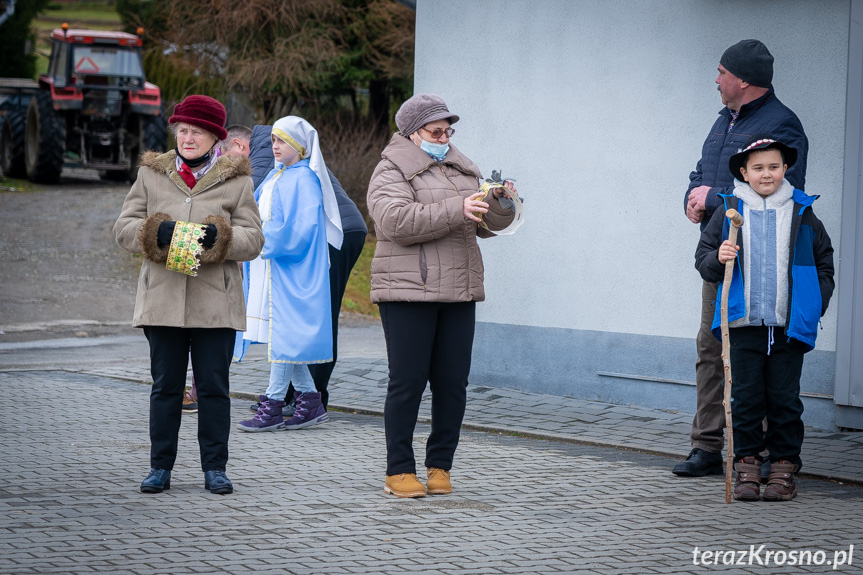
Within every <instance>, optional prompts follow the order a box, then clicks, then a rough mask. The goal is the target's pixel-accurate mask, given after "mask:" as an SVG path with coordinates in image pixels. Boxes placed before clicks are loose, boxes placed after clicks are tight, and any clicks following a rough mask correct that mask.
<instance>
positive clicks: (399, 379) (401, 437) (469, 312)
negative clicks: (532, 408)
mask: <svg viewBox="0 0 863 575" xmlns="http://www.w3.org/2000/svg"><path fill="white" fill-rule="evenodd" d="M380 310H381V323H382V324H383V328H384V337H385V338H386V342H387V356H388V358H389V368H390V380H389V385H388V387H387V398H386V403H385V405H384V428H385V431H386V441H387V475H397V474H400V473H416V461H415V459H414V451H413V435H414V429H415V427H416V422H417V415H418V413H419V408H420V400H421V399H422V394H423V391H425V387H426V382H428V383H429V384H430V386H431V394H432V405H431V417H432V424H431V434H430V435H429V438H428V442H427V443H426V458H425V466H426V467H438V468H440V469H445V470H447V471H449V469H450V468H452V461H453V457H454V456H455V450H456V447H458V440H459V435H460V432H461V423H462V420H463V419H464V410H465V403H466V401H467V383H468V381H467V380H468V374H469V373H470V360H471V351H472V348H473V336H474V325H475V319H476V304H475V303H474V302H465V303H420V302H416V303H415V302H386V303H381V304H380Z"/></svg>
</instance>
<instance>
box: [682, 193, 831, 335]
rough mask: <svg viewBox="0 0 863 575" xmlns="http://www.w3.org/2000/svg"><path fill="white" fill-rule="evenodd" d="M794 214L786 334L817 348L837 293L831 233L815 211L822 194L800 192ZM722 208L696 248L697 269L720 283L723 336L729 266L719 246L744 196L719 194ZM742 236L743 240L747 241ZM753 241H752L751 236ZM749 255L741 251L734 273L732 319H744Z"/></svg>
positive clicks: (730, 298)
mask: <svg viewBox="0 0 863 575" xmlns="http://www.w3.org/2000/svg"><path fill="white" fill-rule="evenodd" d="M793 197H794V208H793V210H794V212H793V215H792V219H791V244H790V249H791V253H790V256H789V258H788V291H789V298H788V311H787V314H786V322H785V333H787V334H788V336H789V337H793V338H794V339H796V340H799V341H801V342H803V343H804V344H806V345H807V346H808V347H809V349H812V348H813V347H815V338H816V337H817V335H818V322H819V320H820V319H821V316H823V315H824V313H825V312H826V311H827V306H828V304H829V303H830V298H831V296H832V295H833V288H834V286H835V284H834V282H833V246H832V244H831V242H830V236H828V235H827V231H826V230H825V229H824V224H822V223H821V220H819V219H818V218H817V217H816V216H815V213H814V212H813V211H812V203H813V202H814V201H815V200H816V199H817V198H818V196H807V195H806V194H804V193H803V192H802V191H800V190H797V189H795V190H794V196H793ZM719 200H720V202H721V204H720V207H719V208H718V209H717V210H716V211H715V212H714V214H713V217H712V218H710V222H709V223H708V225H707V227H706V228H705V230H704V231H703V232H702V234H701V239H700V240H699V242H698V249H697V250H696V252H695V267H696V269H698V271H699V273H700V274H701V277H702V278H703V279H704V281H707V282H711V283H715V282H720V284H719V289H718V290H717V294H716V314H715V317H714V321H713V333H714V334H715V335H716V337H717V338H719V337H720V334H719V329H718V328H719V314H720V311H721V303H722V302H721V299H722V281H723V279H724V276H725V265H724V264H721V263H719V259H718V257H717V253H718V251H719V246H720V245H721V244H722V242H723V241H725V240H727V239H728V232H729V227H730V226H729V223H728V218H726V217H725V212H726V211H727V210H728V209H731V208H734V209H737V207H738V202H739V200H738V198H737V197H735V196H728V195H722V196H720V197H719ZM741 240H742V237H741V236H738V240H737V243H738V245H739V246H741V248H742V245H743V242H742V241H741ZM750 241H751V240H750ZM745 256H746V254H744V253H743V250H742V249H741V250H740V251H739V252H738V254H737V260H736V261H735V263H734V274H733V276H732V279H731V286H730V287H729V292H728V321H729V323H731V322H733V321H735V320H737V319H740V318H742V317H744V315H745V314H746V302H745V301H744V295H743V294H744V289H743V282H744V281H745V278H744V277H743V272H742V271H741V270H742V269H743V268H744V266H743V265H742V261H743V258H744V257H745Z"/></svg>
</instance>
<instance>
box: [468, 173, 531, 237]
mask: <svg viewBox="0 0 863 575" xmlns="http://www.w3.org/2000/svg"><path fill="white" fill-rule="evenodd" d="M504 182H515V178H506V179H504V177H503V176H502V175H501V173H500V172H499V171H498V170H492V172H491V178H487V179H486V181H485V183H484V184H482V185H481V186H480V187H479V191H480V192H485V195H484V196H483V197H482V198H481V199H483V200H484V199H485V198H486V197H488V194H489V193H490V192H491V191H492V190H493V189H495V188H502V189H504V190H506V194H507V195H508V196H509V198H510V199H511V200H512V209H513V210H514V211H515V217H514V218H513V219H512V223H511V224H509V225H508V226H507V227H506V228H504V229H502V230H500V231H497V232H493V233H494V234H495V235H497V236H508V235H510V234H514V233H515V231H516V230H517V229H518V228H520V227H521V224H523V223H524V206H523V205H522V201H523V199H522V198H520V197H519V195H518V193H517V192H515V191H513V190H510V189H509V188H507V187H506V186H505V185H504ZM479 225H480V226H481V227H483V228H485V229H488V224H486V223H485V221H482V222H480V223H479Z"/></svg>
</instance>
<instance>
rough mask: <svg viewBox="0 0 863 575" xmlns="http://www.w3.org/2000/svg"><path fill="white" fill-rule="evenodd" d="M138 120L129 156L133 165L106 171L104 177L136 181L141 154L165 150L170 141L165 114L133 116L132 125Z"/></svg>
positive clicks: (114, 179)
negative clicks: (121, 169)
mask: <svg viewBox="0 0 863 575" xmlns="http://www.w3.org/2000/svg"><path fill="white" fill-rule="evenodd" d="M136 122H137V128H138V132H137V133H136V134H133V135H132V137H131V145H130V147H129V152H128V153H129V157H130V158H132V167H131V168H129V170H128V171H110V172H109V171H107V170H106V171H104V172H102V174H101V175H102V179H104V180H110V181H114V182H122V181H126V180H128V181H130V182H134V181H135V178H137V177H138V167H139V166H140V165H141V154H142V153H144V152H146V151H150V150H152V151H155V152H164V151H165V148H166V147H167V141H168V126H167V125H166V124H165V114H164V113H161V114H159V115H158V116H143V115H142V116H137V117H132V125H134V124H135V123H136Z"/></svg>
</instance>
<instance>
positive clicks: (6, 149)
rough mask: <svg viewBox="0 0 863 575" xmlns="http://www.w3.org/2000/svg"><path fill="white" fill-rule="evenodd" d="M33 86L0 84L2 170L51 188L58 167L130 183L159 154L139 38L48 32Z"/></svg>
mask: <svg viewBox="0 0 863 575" xmlns="http://www.w3.org/2000/svg"><path fill="white" fill-rule="evenodd" d="M51 39H52V47H51V61H50V63H49V65H48V73H47V74H44V75H41V76H40V77H39V81H38V83H37V82H34V81H32V80H22V79H14V78H13V79H10V78H0V114H2V116H0V167H2V169H3V173H4V174H5V175H6V176H12V177H24V176H25V175H26V177H27V178H29V179H30V180H32V181H34V182H45V183H54V182H56V181H57V180H58V179H59V178H60V172H61V170H62V169H63V166H64V165H65V166H70V167H83V168H89V169H93V170H99V171H100V173H101V175H102V177H103V178H107V179H112V180H133V179H134V178H135V175H136V170H137V166H138V161H139V157H140V155H141V153H142V152H143V151H145V150H158V151H164V150H165V147H166V144H167V126H166V123H165V118H164V114H163V112H162V108H163V106H162V97H161V93H160V91H159V88H158V86H155V85H153V84H150V83H149V82H147V80H146V79H145V78H144V67H143V61H142V57H141V44H142V42H141V38H140V37H139V36H136V35H134V34H127V33H125V32H101V31H96V30H69V29H68V28H67V26H66V25H65V24H64V25H63V28H58V29H56V30H54V32H53V33H52V34H51Z"/></svg>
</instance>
